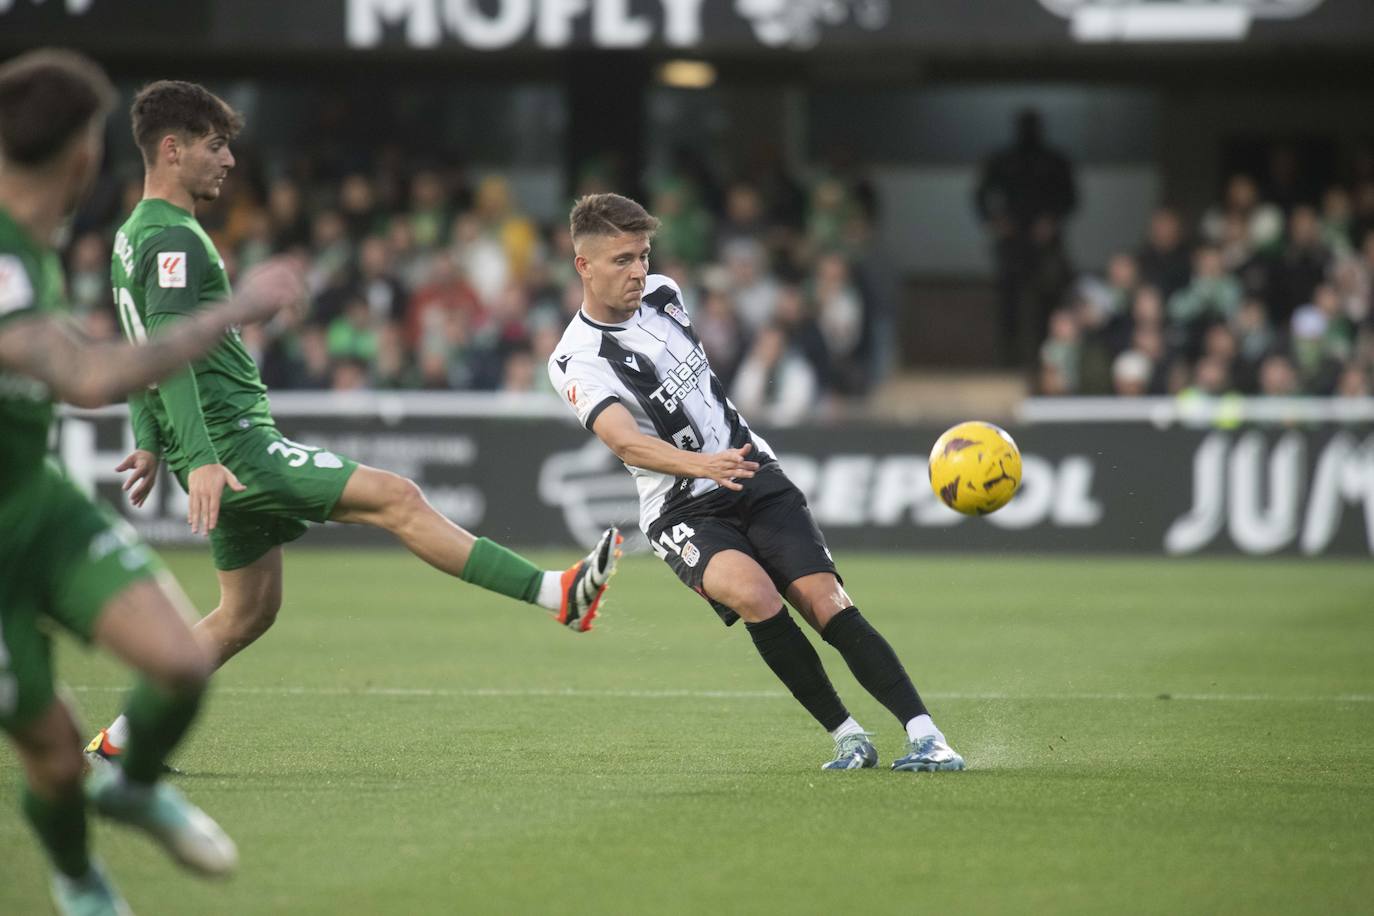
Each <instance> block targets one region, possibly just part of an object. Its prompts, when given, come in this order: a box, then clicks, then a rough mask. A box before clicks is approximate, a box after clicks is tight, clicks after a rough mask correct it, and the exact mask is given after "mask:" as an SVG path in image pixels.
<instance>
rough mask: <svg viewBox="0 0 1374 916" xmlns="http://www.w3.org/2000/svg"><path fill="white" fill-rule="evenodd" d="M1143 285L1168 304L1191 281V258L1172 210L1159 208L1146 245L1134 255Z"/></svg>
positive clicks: (1177, 219) (1151, 222)
mask: <svg viewBox="0 0 1374 916" xmlns="http://www.w3.org/2000/svg"><path fill="white" fill-rule="evenodd" d="M1136 264H1137V266H1138V268H1139V273H1140V280H1141V282H1142V283H1145V284H1148V285H1150V286H1153V287H1154V288H1155V289H1157V290H1159V292H1160V295H1162V296H1163V297H1164V299H1165V300H1166V301H1167V300H1168V298H1169V297H1170V296H1172V295H1173V294H1174V293H1176V292H1178V291H1179V290H1180V289H1182V288H1183V287H1185V286H1187V285H1188V281H1189V280H1190V279H1191V278H1192V273H1193V267H1192V256H1191V254H1190V252H1189V249H1188V240H1187V239H1186V238H1184V236H1183V221H1182V220H1181V219H1179V216H1178V212H1177V211H1176V210H1174V209H1173V208H1171V207H1159V208H1157V209H1156V210H1155V211H1154V213H1152V214H1151V215H1150V227H1149V230H1148V231H1147V233H1146V235H1145V243H1144V244H1143V245H1141V246H1140V250H1139V251H1138V252H1137V253H1136Z"/></svg>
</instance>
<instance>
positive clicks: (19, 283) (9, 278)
mask: <svg viewBox="0 0 1374 916" xmlns="http://www.w3.org/2000/svg"><path fill="white" fill-rule="evenodd" d="M32 302H33V286H32V285H30V284H29V274H28V271H26V270H24V263H23V262H22V261H20V260H19V259H18V258H17V257H15V256H14V255H12V254H0V315H3V314H5V313H6V312H13V311H15V310H16V309H22V308H27V307H28V305H29V304H30V303H32Z"/></svg>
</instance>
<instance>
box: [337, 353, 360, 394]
mask: <svg viewBox="0 0 1374 916" xmlns="http://www.w3.org/2000/svg"><path fill="white" fill-rule="evenodd" d="M333 367H334V368H333V370H332V372H331V373H330V384H329V387H330V388H331V389H333V390H334V391H362V390H363V389H365V388H367V385H368V374H367V363H366V362H365V361H363V360H361V359H358V358H357V357H352V356H349V357H344V358H343V359H337V360H335V361H334V364H333Z"/></svg>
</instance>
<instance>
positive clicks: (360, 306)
mask: <svg viewBox="0 0 1374 916" xmlns="http://www.w3.org/2000/svg"><path fill="white" fill-rule="evenodd" d="M325 341H326V350H327V351H328V353H329V357H330V359H332V360H349V359H352V360H358V361H359V362H361V363H362V364H363V365H364V366H366V365H368V364H370V363H371V362H372V360H373V359H375V358H376V356H377V330H376V324H375V323H374V321H373V318H372V310H371V309H370V308H368V305H367V300H366V299H362V298H360V297H357V296H354V297H352V298H350V299H349V300H348V304H347V305H346V306H345V307H344V311H343V314H342V315H340V316H339V317H338V318H335V319H334V320H333V321H332V322H330V324H329V328H328V331H327V332H326V335H325Z"/></svg>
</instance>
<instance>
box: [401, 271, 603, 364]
mask: <svg viewBox="0 0 1374 916" xmlns="http://www.w3.org/2000/svg"><path fill="white" fill-rule="evenodd" d="M579 295H580V288H579ZM430 312H438V313H439V315H440V317H439V318H438V319H437V321H436V322H435V323H436V324H437V325H442V324H443V323H444V320H445V318H446V317H447V316H448V315H450V314H453V313H456V312H460V313H462V314H463V316H464V318H465V319H467V320H469V321H477V320H480V319H481V318H482V316H483V315H484V309H483V308H482V303H481V301H480V300H479V299H478V298H477V293H476V291H474V290H473V288H472V286H471V285H470V284H469V283H468V282H467V279H466V278H465V277H464V276H463V273H462V271H461V270H460V269H459V266H458V260H457V258H456V257H455V256H454V255H453V254H451V253H449V252H447V251H444V252H441V253H439V254H438V255H436V256H435V257H434V259H433V260H432V261H430V264H429V275H428V276H427V277H426V279H425V283H424V285H423V286H421V287H420V288H419V289H418V290H416V291H415V295H414V296H413V297H412V298H411V300H410V304H409V306H408V307H407V309H406V316H405V328H406V333H405V336H406V340H407V341H408V342H409V344H410V346H412V347H418V346H419V343H420V338H421V336H422V332H423V329H424V328H425V327H430V326H432V325H431V322H430V321H429V313H430Z"/></svg>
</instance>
